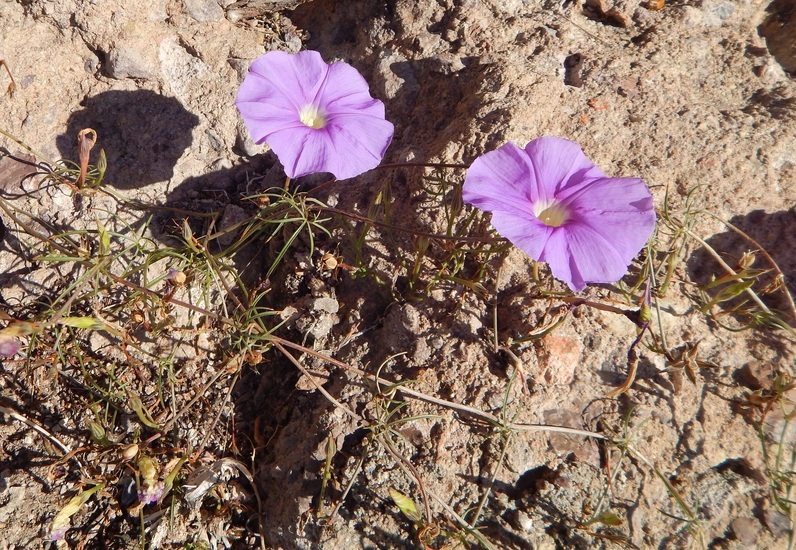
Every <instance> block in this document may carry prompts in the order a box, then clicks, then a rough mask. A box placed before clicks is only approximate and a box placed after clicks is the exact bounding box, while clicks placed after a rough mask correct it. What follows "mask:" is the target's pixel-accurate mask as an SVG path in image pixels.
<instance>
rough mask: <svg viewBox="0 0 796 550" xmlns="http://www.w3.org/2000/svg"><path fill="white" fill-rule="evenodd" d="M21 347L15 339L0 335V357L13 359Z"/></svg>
mask: <svg viewBox="0 0 796 550" xmlns="http://www.w3.org/2000/svg"><path fill="white" fill-rule="evenodd" d="M21 346H22V344H21V343H20V341H19V340H17V339H16V338H12V337H11V336H6V335H4V334H0V356H2V357H13V356H14V355H16V354H17V352H18V351H19V348H20V347H21Z"/></svg>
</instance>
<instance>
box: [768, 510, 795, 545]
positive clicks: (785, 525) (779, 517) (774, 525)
mask: <svg viewBox="0 0 796 550" xmlns="http://www.w3.org/2000/svg"><path fill="white" fill-rule="evenodd" d="M763 521H764V522H765V524H766V527H768V530H769V531H771V534H772V535H774V538H779V537H784V536H785V534H786V533H788V531H790V521H789V520H788V516H786V515H785V514H783V513H782V512H780V511H778V510H772V509H768V510H766V511H764V512H763Z"/></svg>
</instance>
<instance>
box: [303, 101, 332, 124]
mask: <svg viewBox="0 0 796 550" xmlns="http://www.w3.org/2000/svg"><path fill="white" fill-rule="evenodd" d="M299 119H301V122H302V123H303V124H304V125H305V126H308V127H310V128H313V129H315V130H319V129H321V128H323V127H324V126H326V113H324V112H323V111H322V110H321V109H320V108H319V107H316V106H315V105H313V104H311V103H310V104H309V105H305V106H304V107H302V108H301V110H300V111H299Z"/></svg>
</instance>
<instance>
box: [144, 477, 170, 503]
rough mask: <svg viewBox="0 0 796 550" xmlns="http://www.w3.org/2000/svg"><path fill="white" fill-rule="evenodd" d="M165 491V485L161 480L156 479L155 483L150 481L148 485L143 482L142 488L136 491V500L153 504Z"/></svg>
mask: <svg viewBox="0 0 796 550" xmlns="http://www.w3.org/2000/svg"><path fill="white" fill-rule="evenodd" d="M165 492H166V486H165V485H164V484H163V482H162V481H158V482H157V483H152V484H150V485H147V484H146V483H144V490H143V491H138V500H139V502H142V503H143V504H144V505H147V504H154V503H156V502H157V501H159V500H160V499H161V498H163V494H164V493H165Z"/></svg>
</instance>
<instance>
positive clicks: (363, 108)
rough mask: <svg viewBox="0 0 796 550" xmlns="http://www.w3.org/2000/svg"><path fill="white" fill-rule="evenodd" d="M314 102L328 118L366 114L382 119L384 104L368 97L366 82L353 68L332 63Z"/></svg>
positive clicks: (344, 64)
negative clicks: (321, 107)
mask: <svg viewBox="0 0 796 550" xmlns="http://www.w3.org/2000/svg"><path fill="white" fill-rule="evenodd" d="M316 102H317V104H318V105H323V106H324V107H325V109H326V112H327V113H328V114H329V116H330V118H331V117H334V115H336V114H367V115H372V116H375V117H379V118H384V104H383V103H382V102H381V101H379V100H378V99H373V98H372V97H371V96H370V89H369V86H368V83H367V81H366V80H365V79H364V77H363V76H362V75H361V74H359V71H357V70H356V69H355V68H354V67H352V66H351V65H348V64H346V63H339V62H338V63H332V64H331V65H329V74H328V76H327V78H326V80H325V82H324V86H323V89H321V90H319V92H318V94H317V97H316Z"/></svg>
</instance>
